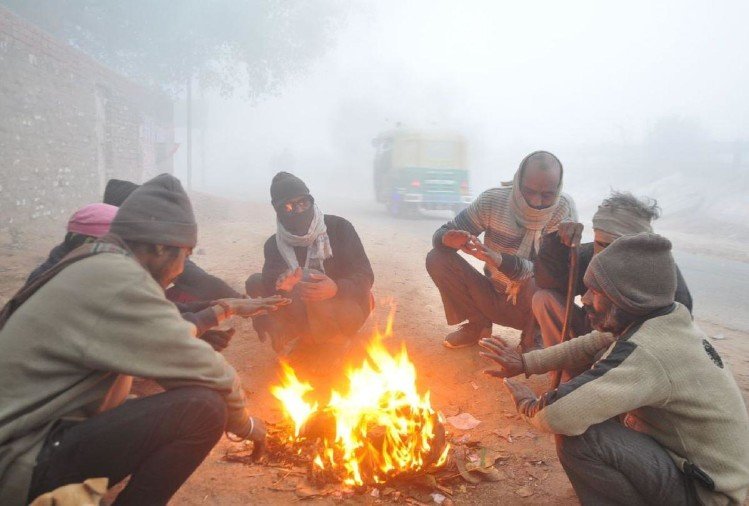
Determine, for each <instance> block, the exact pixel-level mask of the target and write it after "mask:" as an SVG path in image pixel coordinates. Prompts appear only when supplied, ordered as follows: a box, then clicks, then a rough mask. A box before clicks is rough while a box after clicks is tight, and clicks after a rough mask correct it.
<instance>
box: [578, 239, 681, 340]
mask: <svg viewBox="0 0 749 506" xmlns="http://www.w3.org/2000/svg"><path fill="white" fill-rule="evenodd" d="M584 282H585V286H586V287H587V288H588V291H587V293H586V294H585V296H584V297H583V304H584V305H585V306H586V310H587V311H588V313H589V314H590V315H591V323H593V324H594V328H596V329H597V330H605V331H609V332H614V331H615V330H621V329H611V328H608V329H603V328H597V326H596V322H598V323H599V324H600V323H601V322H602V321H603V320H604V316H605V315H604V312H605V311H604V310H603V309H602V308H606V307H607V306H608V307H609V308H611V307H616V308H618V309H619V310H621V311H620V312H621V313H622V314H624V315H627V316H629V317H631V318H638V317H643V316H646V315H648V314H650V313H652V312H654V311H657V310H659V309H662V308H665V307H668V306H670V305H671V304H673V303H674V295H675V293H676V264H675V263H674V258H673V256H672V255H671V242H670V241H669V240H668V239H666V238H665V237H662V236H660V235H657V234H652V233H648V232H643V233H640V234H637V235H630V236H622V237H620V238H619V239H617V240H615V241H614V242H613V243H611V245H610V246H609V247H607V248H606V249H605V250H603V251H602V252H601V253H599V254H598V255H596V256H594V257H593V259H592V260H591V262H590V265H589V266H588V269H587V270H586V271H585V277H584ZM596 299H598V300H599V301H601V303H596ZM620 320H621V318H620Z"/></svg>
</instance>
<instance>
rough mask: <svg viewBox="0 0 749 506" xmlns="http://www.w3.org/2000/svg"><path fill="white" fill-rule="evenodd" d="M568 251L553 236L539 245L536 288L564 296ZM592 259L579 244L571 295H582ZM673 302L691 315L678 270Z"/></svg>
mask: <svg viewBox="0 0 749 506" xmlns="http://www.w3.org/2000/svg"><path fill="white" fill-rule="evenodd" d="M569 257H570V249H569V248H568V247H567V246H565V245H564V244H562V240H561V239H560V238H559V234H558V233H557V232H553V233H551V234H547V235H545V236H544V237H543V241H542V242H541V251H539V253H538V256H537V257H536V259H535V260H534V262H533V275H534V277H535V279H536V286H537V287H538V288H543V289H547V290H555V291H557V292H559V293H561V294H562V295H566V294H567V276H568V265H569ZM592 259H593V243H592V242H589V243H585V244H581V245H580V247H579V248H578V266H579V271H578V276H577V286H576V288H575V295H582V294H583V293H585V290H586V289H585V284H584V283H583V276H584V275H585V270H586V269H587V268H588V265H589V264H590V261H591V260H592ZM675 299H676V302H679V303H681V304H683V305H685V306H686V307H687V309H689V312H690V313H691V312H692V295H691V294H690V293H689V288H687V282H686V281H684V276H682V275H681V271H680V270H679V266H678V265H677V266H676V296H675Z"/></svg>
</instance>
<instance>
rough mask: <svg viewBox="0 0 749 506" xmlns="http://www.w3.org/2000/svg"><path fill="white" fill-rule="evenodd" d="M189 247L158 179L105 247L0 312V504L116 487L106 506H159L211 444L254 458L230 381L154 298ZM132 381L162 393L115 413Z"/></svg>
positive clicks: (190, 222)
mask: <svg viewBox="0 0 749 506" xmlns="http://www.w3.org/2000/svg"><path fill="white" fill-rule="evenodd" d="M196 239H197V225H196V223H195V218H194V216H193V212H192V207H191V205H190V201H189V199H188V197H187V195H186V194H185V192H184V190H183V189H182V186H181V185H180V183H179V181H177V180H176V179H175V178H173V177H172V176H169V175H167V174H163V175H161V176H158V177H156V178H154V179H152V180H151V181H149V182H147V183H145V184H144V185H143V186H142V187H141V188H139V189H138V190H136V191H135V192H134V193H133V194H132V195H131V196H130V198H128V200H127V202H125V203H124V204H123V205H122V207H121V208H120V209H119V211H118V213H117V215H116V217H115V219H114V221H113V222H112V224H111V229H110V234H109V235H107V236H105V237H104V238H102V239H100V240H99V241H97V242H94V243H90V244H86V245H83V246H81V247H80V248H79V249H77V250H75V251H74V252H72V253H71V254H70V255H68V256H67V257H66V258H64V259H63V260H62V261H61V262H59V263H57V264H56V265H55V266H54V267H52V268H51V269H50V270H48V271H47V272H45V273H44V274H43V275H41V276H40V277H39V278H38V279H36V280H35V281H34V282H32V283H31V284H30V285H27V286H26V287H24V288H23V289H22V290H21V291H20V292H19V293H18V294H16V295H15V296H14V297H13V298H12V299H11V301H10V302H9V303H8V304H7V305H6V306H5V307H4V308H3V311H2V313H0V348H1V349H2V350H3V351H2V353H0V385H2V387H1V388H0V504H3V505H16V504H19V505H20V504H28V502H29V501H32V500H33V499H34V498H36V497H38V496H39V495H40V494H43V493H45V492H48V491H51V490H54V489H56V488H58V487H61V486H64V485H67V484H72V483H81V482H83V481H85V480H86V479H88V478H94V477H106V478H108V479H109V483H110V485H114V484H116V483H118V482H120V481H121V480H123V479H124V478H125V477H127V476H130V481H129V483H128V485H127V486H126V487H125V489H124V490H123V491H122V492H121V493H120V494H119V496H118V497H117V501H116V504H166V502H167V501H168V500H169V498H170V497H171V496H172V495H173V494H174V493H175V492H176V491H177V489H179V487H180V486H181V485H182V483H184V481H185V480H186V479H187V478H188V477H189V476H190V475H191V474H192V472H193V471H194V470H195V469H196V468H197V466H198V465H199V464H200V463H201V462H202V460H203V458H204V457H205V456H206V455H207V454H208V452H209V451H210V450H211V448H213V446H214V445H215V444H216V442H217V441H218V439H219V438H220V437H221V435H222V433H223V432H224V431H229V432H232V433H234V434H236V435H237V436H239V437H242V438H249V439H252V440H254V441H256V442H257V443H259V446H258V448H261V447H262V442H263V441H264V438H265V430H264V428H263V423H262V421H261V420H259V419H256V418H252V417H250V415H249V413H248V410H247V406H246V405H245V399H244V394H243V392H242V387H241V384H240V380H239V377H238V376H237V373H236V371H235V370H234V369H233V368H232V367H231V366H230V365H229V364H228V363H227V362H226V360H225V359H224V358H223V357H222V356H221V355H220V354H218V353H216V352H215V351H214V350H213V349H211V347H210V346H209V345H208V344H207V343H206V342H204V341H201V340H199V339H195V338H194V337H193V336H194V333H195V326H194V325H192V324H191V323H188V322H187V321H185V320H184V319H183V318H182V317H181V316H180V314H179V312H178V311H177V308H176V307H175V306H174V304H172V303H171V302H169V301H168V300H167V299H166V298H165V297H164V287H166V286H168V285H169V283H171V282H172V280H173V279H174V278H175V277H176V276H178V275H179V274H180V272H182V269H183V266H184V262H185V259H186V258H187V257H188V256H189V254H190V251H191V250H192V248H193V247H194V246H195V244H196ZM133 376H138V377H143V378H151V379H154V380H156V381H158V382H159V383H160V384H161V385H162V386H163V387H164V388H165V389H166V392H164V393H161V394H158V395H153V396H150V397H145V398H141V399H137V400H128V401H125V399H126V396H127V395H128V393H129V391H130V385H131V381H132V377H133Z"/></svg>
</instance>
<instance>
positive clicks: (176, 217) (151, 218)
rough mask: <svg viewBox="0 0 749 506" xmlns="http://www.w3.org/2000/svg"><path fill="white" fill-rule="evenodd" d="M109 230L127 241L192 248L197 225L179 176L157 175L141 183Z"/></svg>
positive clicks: (195, 242)
mask: <svg viewBox="0 0 749 506" xmlns="http://www.w3.org/2000/svg"><path fill="white" fill-rule="evenodd" d="M109 230H110V232H111V233H113V234H116V235H118V236H120V237H121V238H123V239H126V240H129V241H138V242H145V243H150V244H162V245H164V246H180V247H184V248H194V247H195V245H196V244H197V242H198V225H197V223H196V221H195V214H193V212H192V204H190V198H189V197H188V196H187V193H185V190H184V189H183V188H182V184H181V183H180V182H179V179H177V178H176V177H174V176H172V175H170V174H161V175H159V176H156V177H155V178H153V179H151V180H150V181H147V182H145V183H143V185H141V186H140V187H139V188H138V189H137V190H135V191H134V192H133V193H132V194H131V195H130V196H129V197H128V198H127V199H125V201H124V202H123V203H122V206H120V209H119V211H117V215H116V216H115V217H114V220H113V221H112V226H111V227H110V229H109Z"/></svg>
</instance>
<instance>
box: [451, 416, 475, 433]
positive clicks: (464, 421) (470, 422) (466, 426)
mask: <svg viewBox="0 0 749 506" xmlns="http://www.w3.org/2000/svg"><path fill="white" fill-rule="evenodd" d="M447 422H448V423H449V424H450V425H452V426H453V427H455V428H456V429H460V430H471V429H474V428H476V426H477V425H478V424H480V423H481V420H477V419H476V418H474V416H473V415H472V414H470V413H461V414H459V415H456V416H448V417H447Z"/></svg>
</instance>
